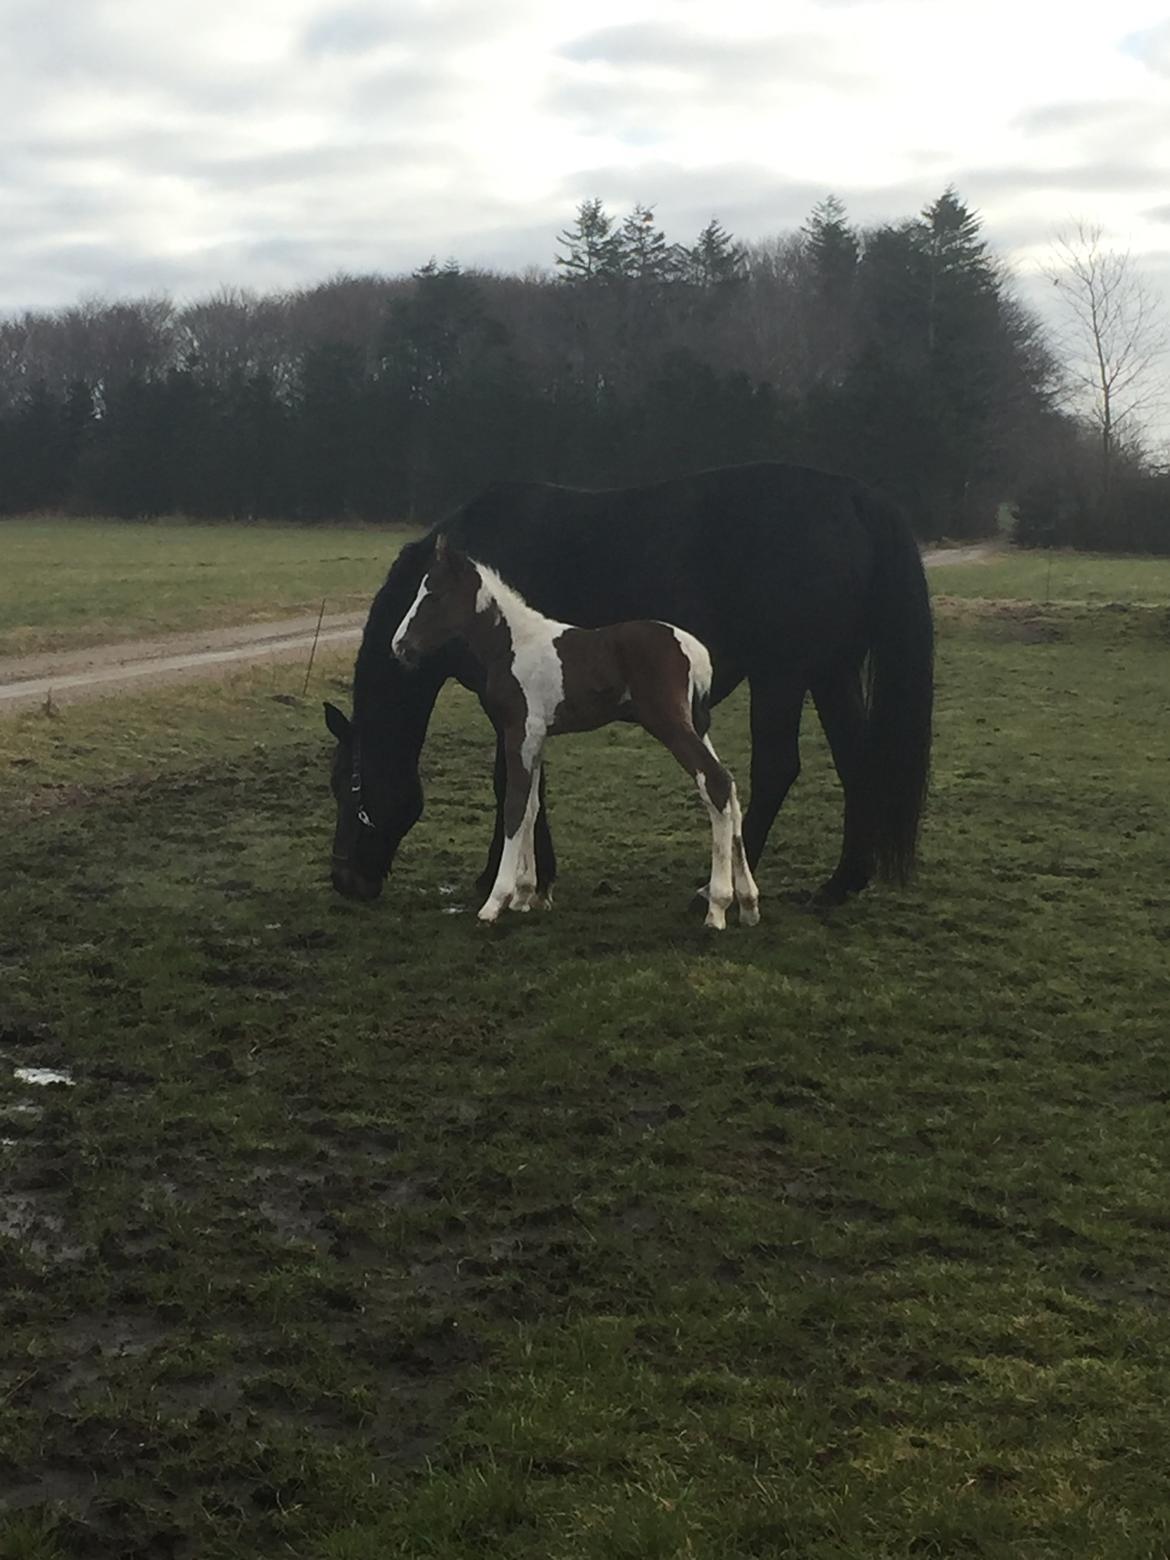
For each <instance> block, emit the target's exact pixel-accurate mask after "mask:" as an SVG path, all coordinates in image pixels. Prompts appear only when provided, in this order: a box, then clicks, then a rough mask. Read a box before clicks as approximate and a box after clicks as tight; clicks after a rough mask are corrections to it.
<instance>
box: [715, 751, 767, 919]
mask: <svg viewBox="0 0 1170 1560" xmlns="http://www.w3.org/2000/svg"><path fill="white" fill-rule="evenodd" d="M703 746H704V747H705V748H706V749H707V751H708V753H710V755H711V757H712V758H713V759H715V760H716V762H718V761H719V754H718V753H716V751H715V748H714V746H713V744H712V742H711V738H710V735H707V736H705V737H704V738H703ZM704 800H705V801H707V798H706V797H705V796H704ZM707 806H708V808H710V806H711V803H710V802H709V801H707ZM727 812H728V814H729V816H730V820H731V844H730V848H729V849H730V857H731V868H730V870H731V876H732V882H733V884H734V890H735V902H736V904H737V905H738V906H739V920H740V924H741V925H742V926H757V925H758V924H759V920H760V891H759V889H758V888H757V887H756V880H755V878H754V877H753V876H752V869H751V868H750V867H749V866H748V860H747V852H746V851H745V850H744V848H743V814H742V812H741V811H740V806H739V792H738V791H737V790H736V789H735V781H734V780H732V782H731V795H730V796H729V797H728V801H727ZM712 827H714V825H712ZM707 897H708V901H709V900H710V890H708V895H707ZM707 924H708V926H710V925H711V924H712V923H711V921H710V919H708V922H707Z"/></svg>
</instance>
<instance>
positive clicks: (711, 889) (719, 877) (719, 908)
mask: <svg viewBox="0 0 1170 1560" xmlns="http://www.w3.org/2000/svg"><path fill="white" fill-rule="evenodd" d="M695 780H696V783H697V784H698V787H699V795H700V796H701V797H702V798H703V804H704V806H705V807H706V809H707V813H708V816H709V817H710V819H711V881H710V882H709V883H708V885H707V919H706V921H705V922H704V925H705V926H709V927H711V928H713V930H715V931H717V932H721V931H722V930H723V929H724V927H725V926H726V925H727V907H728V905H729V904H730V903H731V898H732V871H731V859H732V835H731V803H730V800H729V801H728V804H727V806H726V807H724V808H722V809H720V808H718V807H716V806H715V803H714V802H713V801H712V800H711V794H710V792H709V791H708V790H707V782H706V780H705V779H704V778H703V776H702V775H696V776H695Z"/></svg>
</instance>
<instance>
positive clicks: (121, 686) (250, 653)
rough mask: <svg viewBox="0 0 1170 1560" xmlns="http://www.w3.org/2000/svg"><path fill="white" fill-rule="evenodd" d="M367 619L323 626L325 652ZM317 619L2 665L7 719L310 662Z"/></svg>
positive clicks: (14, 659) (0, 709)
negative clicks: (281, 662) (242, 668)
mask: <svg viewBox="0 0 1170 1560" xmlns="http://www.w3.org/2000/svg"><path fill="white" fill-rule="evenodd" d="M365 617H366V614H365V613H364V612H339V613H335V614H332V615H331V616H329V617H326V618H324V619H323V620H322V622H321V634H320V641H319V642H320V644H322V645H328V644H342V643H345V642H347V641H351V640H356V639H357V638H358V636H359V635H360V633H361V629H362V624H363V623H364V622H365ZM316 630H317V619H316V618H315V617H297V618H285V619H282V620H281V621H279V622H273V623H251V624H237V625H234V626H231V627H227V628H213V629H202V630H200V631H198V632H195V633H185V634H171V635H167V636H166V637H165V638H162V639H132V640H126V641H124V642H122V643H119V644H114V645H93V646H90V647H89V648H88V649H85V650H64V651H54V652H50V653H47V654H43V655H29V656H5V657H0V714H3V713H4V712H5V711H6V710H16V709H21V708H27V707H28V706H29V705H31V704H39V703H43V702H44V701H45V700H46V699H47V698H49V697H51V698H52V700H53V702H54V703H56V704H62V703H66V702H69V701H72V700H74V699H79V698H89V697H94V696H98V695H101V694H107V693H124V692H125V691H126V690H127V689H138V688H150V687H157V686H158V685H159V684H160V683H164V682H171V681H173V680H174V679H176V678H180V677H207V676H214V675H215V674H216V673H218V672H222V671H225V670H227V669H229V668H231V667H232V666H238V665H240V664H241V663H243V662H247V661H258V660H277V659H288V658H291V657H297V656H304V657H306V658H307V657H308V654H309V650H310V648H311V646H312V643H313V636H314V634H315V633H316Z"/></svg>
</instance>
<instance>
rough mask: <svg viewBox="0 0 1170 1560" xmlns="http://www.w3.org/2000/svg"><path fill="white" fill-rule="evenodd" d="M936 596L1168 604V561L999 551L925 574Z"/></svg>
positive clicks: (1063, 601) (1045, 601)
mask: <svg viewBox="0 0 1170 1560" xmlns="http://www.w3.org/2000/svg"><path fill="white" fill-rule="evenodd" d="M930 583H931V589H932V590H933V591H934V592H935V594H936V595H940V596H956V597H961V598H964V599H968V600H970V599H982V600H988V601H1026V602H1034V603H1036V604H1038V605H1045V604H1048V603H1067V602H1077V603H1085V604H1087V605H1089V606H1104V605H1108V604H1110V603H1122V604H1124V605H1134V604H1137V605H1141V604H1146V605H1152V606H1163V605H1166V604H1170V558H1135V557H1109V558H1105V557H1096V556H1094V555H1093V554H1091V553H1074V552H1061V551H1051V552H1050V551H1045V550H1039V549H1038V550H1035V551H1022V550H1020V549H1016V548H1007V547H1005V548H1003V549H1002V550H999V551H996V552H992V553H990V554H988V556H987V557H985V558H978V559H974V560H972V561H970V562H967V563H955V564H941V565H939V566H938V567H937V568H934V569H931V571H930Z"/></svg>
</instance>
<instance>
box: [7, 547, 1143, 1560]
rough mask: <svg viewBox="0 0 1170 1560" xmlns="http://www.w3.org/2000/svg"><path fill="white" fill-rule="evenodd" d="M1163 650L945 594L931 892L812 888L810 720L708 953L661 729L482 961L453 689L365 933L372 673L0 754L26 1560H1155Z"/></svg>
mask: <svg viewBox="0 0 1170 1560" xmlns="http://www.w3.org/2000/svg"><path fill="white" fill-rule="evenodd" d="M339 550H341V549H339ZM1136 588H1138V589H1145V588H1147V587H1144V586H1137V587H1136ZM1149 588H1151V589H1161V586H1160V585H1155V586H1152V587H1149ZM1108 589H1110V590H1112V589H1113V586H1112V585H1110V586H1109V587H1108ZM1143 622H1145V627H1146V629H1148V632H1145V633H1141V634H1138V633H1134V632H1132V631H1130V632H1126V633H1124V634H1123V633H1121V632H1120V629H1119V625H1118V619H1117V617H1116V615H1113V614H1107V613H1106V614H1103V615H1102V626H1098V627H1097V628H1095V629H1094V632H1093V633H1092V634H1091V635H1089V636H1087V637H1084V636H1082V633H1081V629H1082V625H1083V615H1077V614H1073V615H1070V616H1069V617H1068V618H1067V620H1060V619H1057V620H1045V631H1044V632H1043V633H1037V632H1036V631H1035V630H1034V625H1033V624H1032V623H1031V621H1030V620H1028V619H1027V618H1021V619H1020V620H1018V621H1017V620H1015V619H1011V618H1006V619H1005V618H1002V617H988V618H986V619H983V618H980V617H978V616H977V615H959V616H957V617H956V618H954V619H952V617H951V614H950V612H949V610H948V611H946V612H944V614H943V623H942V630H943V632H942V637H941V644H940V655H939V697H938V720H937V764H936V771H935V783H934V791H933V798H932V803H931V809H930V814H929V819H928V822H927V826H926V829H925V834H924V839H923V863H922V870H921V874H920V876H919V878H918V880H917V881H916V882H915V883H914V884H913V885H912V886H911V887H908V888H906V889H902V890H894V889H891V888H884V887H883V888H878V889H876V890H874V891H872V892H870V893H869V894H867V895H865V896H864V897H863V898H862V899H861V900H859V901H858V902H856V903H854V904H851V905H850V906H848V907H846V908H845V909H844V910H842V911H840V912H837V913H835V914H833V915H831V916H818V915H810V914H807V913H805V912H803V911H802V910H801V909H800V908H799V906H798V905H797V904H796V903H795V902H794V900H795V898H796V897H797V896H798V894H799V893H800V891H803V890H806V889H808V888H809V887H811V886H812V885H814V884H815V883H816V882H817V881H818V880H819V879H820V878H821V877H823V876H824V875H826V874H827V872H828V870H829V868H830V867H831V865H832V864H833V860H834V853H835V849H836V846H837V843H838V839H837V834H838V825H839V804H838V796H837V792H836V785H835V781H834V779H833V777H832V773H831V770H830V768H829V765H828V763H827V759H826V756H825V751H824V747H823V744H822V743H821V741H820V738H819V736H818V735H816V733H815V729H814V722H813V721H812V718H811V716H810V719H809V725H808V733H807V741H806V766H805V772H804V775H803V776H802V779H801V781H800V783H799V785H798V786H797V788H796V790H795V792H794V793H793V796H792V797H791V798H790V801H789V804H788V807H787V809H786V811H785V813H784V815H783V818H782V821H781V823H780V825H779V826H778V828H777V830H776V833H775V835H774V838H773V844H772V848H771V850H770V852H769V854H768V856H767V857H766V859H765V863H764V865H763V868H762V870H761V873H760V882H761V888H762V891H763V895H764V901H763V908H764V920H763V923H762V924H761V926H760V927H759V928H758V929H756V930H746V929H740V928H737V927H732V928H731V929H729V930H728V931H727V932H726V933H724V934H722V935H718V934H712V933H706V932H705V931H704V930H703V928H702V926H701V924H700V923H699V922H697V921H695V920H693V919H691V918H689V917H688V915H687V913H686V909H685V906H686V901H687V899H688V895H689V890H690V888H691V886H692V885H693V884H694V883H696V882H697V881H699V879H700V878H701V877H702V875H703V869H704V864H705V855H706V848H707V847H706V840H705V834H706V829H705V823H704V821H703V819H702V816H701V814H700V811H699V808H698V805H697V803H696V802H695V800H694V798H693V797H692V796H691V795H690V794H689V788H688V786H687V785H686V784H685V782H684V781H683V780H682V778H681V777H680V776H679V775H678V774H676V773H675V771H674V769H673V767H672V765H671V763H670V761H669V759H667V758H666V757H665V756H664V755H663V754H661V753H660V752H659V751H658V750H657V749H655V748H654V747H653V746H652V745H651V744H650V743H649V741H648V740H647V739H645V738H644V737H643V736H641V734H639V733H636V732H632V731H627V730H621V729H614V730H610V731H606V732H602V733H598V734H596V735H595V736H593V737H589V738H583V739H572V740H566V741H564V742H561V743H559V744H554V746H553V748H552V750H551V755H550V800H551V808H552V814H553V821H554V826H555V828H556V830H557V837H558V845H559V849H560V854H561V861H562V875H561V880H560V884H559V889H558V903H557V908H556V909H555V910H554V911H553V912H552V913H551V914H547V915H546V914H534V915H531V916H527V917H519V916H516V917H511V918H510V919H509V922H508V924H507V925H506V926H504V927H501V928H499V929H496V930H492V931H485V930H484V929H483V928H481V927H479V926H478V925H477V924H476V923H475V921H474V917H473V910H474V900H473V898H472V895H471V891H470V879H471V878H472V876H473V875H474V873H475V872H476V871H477V870H478V868H479V865H480V862H481V854H482V851H483V849H484V847H485V845H486V841H487V836H488V833H489V806H488V803H489V794H488V793H489V786H488V762H489V744H488V743H487V741H486V739H485V732H484V730H483V726H482V717H481V716H480V715H479V712H478V710H477V709H476V707H475V706H474V705H473V704H472V703H471V702H470V700H469V699H468V698H467V697H466V696H464V695H462V694H460V693H458V692H451V693H449V694H448V695H447V696H445V697H444V699H443V701H442V702H441V706H440V709H439V712H438V714H437V717H436V721H435V725H434V727H433V732H432V738H431V741H430V743H429V745H428V748H427V752H426V771H425V778H426V785H427V798H428V808H427V814H426V817H425V819H424V821H423V823H422V824H421V825H420V826H419V828H418V829H417V830H416V831H415V833H414V834H413V835H412V836H411V838H410V840H409V842H408V844H407V846H406V847H405V848H404V850H403V852H402V856H401V860H400V863H399V865H398V868H397V869H396V871H395V874H394V877H393V880H392V882H391V884H390V887H389V889H388V891H387V893H386V895H385V896H384V898H383V899H382V900H381V901H380V902H379V903H378V904H376V905H374V906H372V907H358V906H353V905H350V904H346V903H343V902H341V901H339V900H338V899H337V898H336V897H334V896H332V895H331V894H330V892H329V890H328V888H327V886H326V883H325V876H326V864H327V855H328V849H329V839H330V830H331V819H330V811H331V808H330V803H329V800H328V796H327V789H326V770H327V762H328V746H327V742H326V739H325V734H324V730H323V728H322V726H321V724H320V711H319V703H318V696H319V695H321V694H331V695H333V696H335V697H336V696H339V695H340V696H341V697H344V685H345V680H346V673H347V668H346V666H345V663H344V661H342V660H340V659H337V658H334V659H333V660H332V661H330V660H326V662H325V663H324V665H323V666H322V668H321V670H320V676H319V678H318V681H317V687H316V688H315V689H314V691H313V695H314V696H313V697H311V698H310V699H308V700H307V701H305V702H303V703H302V702H301V701H300V700H299V698H298V697H297V696H296V683H297V681H298V679H297V678H292V677H291V676H290V674H289V673H288V672H287V669H284V668H280V667H265V668H263V669H257V670H254V671H249V672H243V673H240V674H238V675H237V676H235V677H234V678H233V679H232V680H230V681H228V682H227V683H225V684H223V685H220V684H215V685H202V686H191V685H186V686H183V687H181V688H175V689H173V690H166V691H163V692H158V693H152V694H149V695H145V696H141V697H138V698H134V699H118V700H111V701H105V702H102V703H100V704H90V705H77V706H71V707H67V708H65V709H64V710H63V711H62V712H60V713H59V714H58V716H57V717H56V718H49V717H47V716H45V715H44V714H41V713H30V714H26V715H23V716H21V717H19V718H14V719H11V720H8V721H5V722H0V878H2V881H3V882H4V884H5V893H4V894H3V895H2V896H0V1055H2V1056H3V1058H4V1060H3V1062H2V1063H0V1140H2V1146H0V1175H2V1188H3V1189H2V1191H0V1404H2V1405H3V1406H2V1410H0V1511H3V1508H5V1507H6V1508H7V1509H6V1511H4V1514H0V1554H3V1555H4V1556H5V1560H34V1557H35V1560H65V1557H69V1560H73V1557H78V1560H80V1557H86V1560H88V1557H91V1556H99V1557H103V1556H110V1557H113V1556H118V1557H128V1556H147V1555H175V1556H181V1555H191V1556H197V1557H199V1560H264V1557H269V1556H271V1557H276V1556H289V1555H293V1556H297V1557H314V1560H316V1557H320V1560H387V1557H402V1560H415V1557H424V1556H425V1557H434V1560H467V1557H471V1556H484V1557H491V1560H619V1557H624V1560H642V1557H661V1560H667V1557H670V1560H674V1557H684V1556H685V1557H696V1560H740V1557H756V1556H766V1557H777V1560H779V1557H792V1560H853V1557H856V1560H894V1557H898V1560H902V1557H920V1556H938V1557H943V1560H950V1557H953V1556H986V1557H996V1560H1066V1557H1068V1556H1070V1555H1076V1556H1085V1557H1091V1560H1136V1557H1148V1560H1154V1557H1160V1556H1163V1555H1165V1554H1166V1553H1168V1552H1170V1497H1168V1496H1167V1493H1166V1483H1165V1477H1164V1470H1165V1468H1166V1466H1167V1463H1168V1461H1170V1407H1168V1404H1170V1246H1168V1231H1170V1215H1168V1212H1167V1200H1166V1185H1167V1150H1166V1130H1167V1104H1168V1101H1170V1083H1168V1076H1170V1069H1168V1065H1167V1062H1168V1031H1167V1014H1168V1013H1170V976H1168V974H1167V970H1168V963H1170V888H1168V886H1167V854H1166V792H1167V776H1168V773H1170V719H1168V718H1167V716H1168V714H1170V710H1168V704H1170V676H1168V670H1170V667H1168V656H1170V647H1168V645H1167V642H1166V639H1165V637H1164V636H1163V634H1162V631H1161V628H1160V626H1159V620H1157V619H1155V618H1152V617H1151V618H1150V619H1149V620H1148V621H1145V620H1143ZM1115 630H1117V631H1116V632H1115ZM745 714H746V711H745V705H744V702H743V701H742V699H738V698H737V699H736V700H734V701H732V702H731V704H729V705H728V706H725V707H724V708H723V709H721V710H720V711H719V712H718V714H717V719H716V727H715V736H716V738H717V741H718V745H719V747H720V750H721V752H723V753H724V754H725V756H726V757H727V758H728V760H729V761H730V762H731V763H732V766H733V767H734V768H736V769H737V770H738V771H739V772H740V774H741V777H742V778H743V780H744V783H745V787H746V779H747V769H746V762H745V744H746V720H745ZM16 1067H25V1068H31V1067H46V1068H50V1069H58V1070H61V1071H63V1072H65V1073H67V1074H68V1076H69V1077H70V1079H71V1080H72V1081H71V1082H69V1083H65V1082H62V1083H58V1084H55V1085H54V1084H47V1085H46V1084H36V1083H33V1082H29V1081H21V1079H20V1078H19V1077H18V1076H17V1074H16V1073H15V1071H14V1069H15V1068H16Z"/></svg>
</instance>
